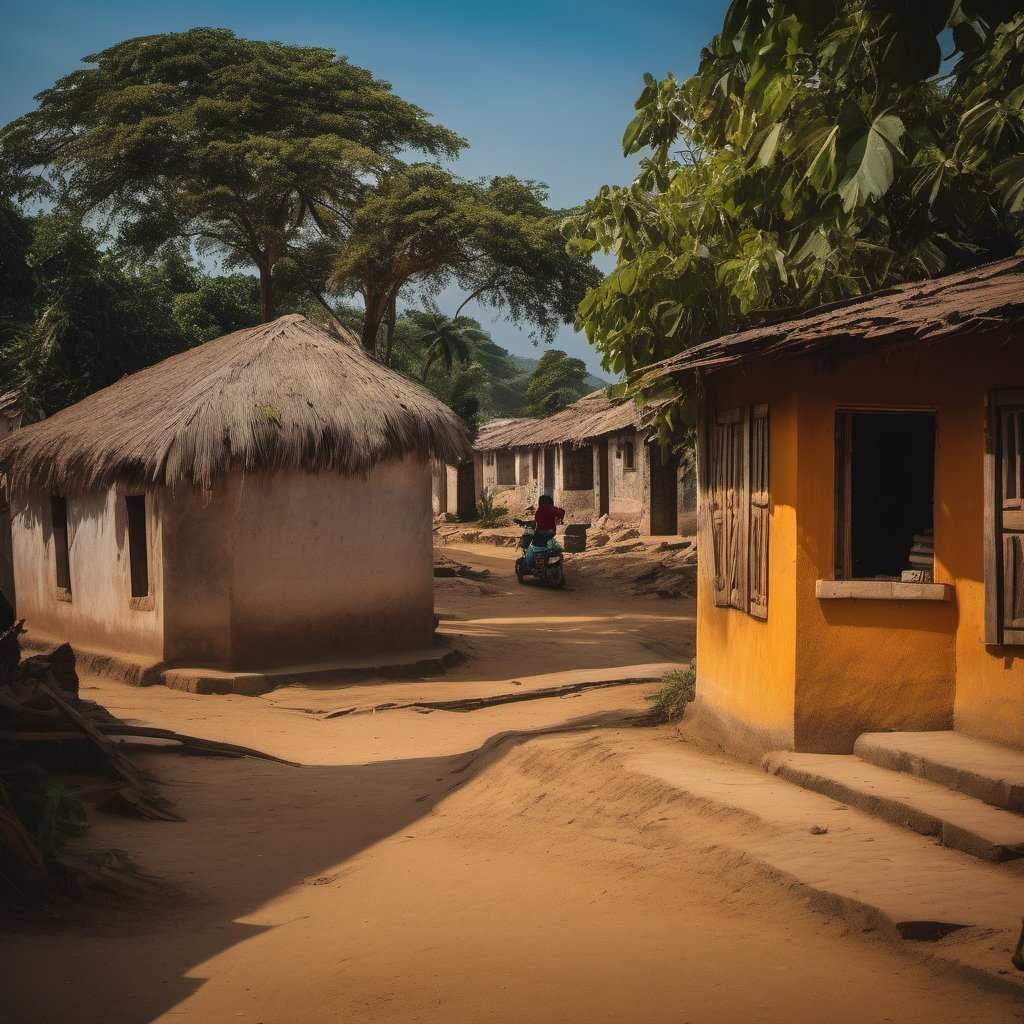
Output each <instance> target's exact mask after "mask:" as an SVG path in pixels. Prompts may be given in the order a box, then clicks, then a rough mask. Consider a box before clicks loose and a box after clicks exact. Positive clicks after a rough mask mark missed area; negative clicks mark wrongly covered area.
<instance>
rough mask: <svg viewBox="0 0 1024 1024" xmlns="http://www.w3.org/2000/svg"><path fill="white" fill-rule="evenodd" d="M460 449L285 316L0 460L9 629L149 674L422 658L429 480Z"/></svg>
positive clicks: (160, 367) (405, 393)
mask: <svg viewBox="0 0 1024 1024" xmlns="http://www.w3.org/2000/svg"><path fill="white" fill-rule="evenodd" d="M468 450H469V448H468V442H467V439H466V436H465V432H464V430H463V428H462V426H461V424H460V421H459V420H458V418H457V417H456V416H455V414H454V413H452V412H451V411H450V410H449V409H448V408H447V407H446V406H444V405H442V404H441V403H440V402H438V401H437V400H435V399H434V398H433V397H432V396H430V395H429V394H427V392H425V391H424V390H423V389H422V388H420V387H418V386H416V385H414V384H412V383H410V382H409V381H408V380H406V379H405V378H404V377H402V376H400V375H399V374H396V373H394V372H392V371H390V370H387V369H385V368H384V367H382V366H380V365H379V364H377V363H375V362H374V361H373V360H372V359H370V358H369V357H368V356H367V355H366V354H365V353H364V352H363V351H362V349H361V348H360V346H359V344H358V342H357V341H356V340H355V339H354V338H353V339H351V342H350V343H348V342H339V341H338V340H336V339H335V338H333V337H331V336H330V335H328V334H327V333H326V332H325V331H324V330H322V329H321V328H320V327H319V326H317V325H316V324H314V323H312V322H311V321H309V320H307V319H306V318H304V317H302V316H298V315H293V316H286V317H282V318H281V319H279V320H276V321H274V322H272V323H269V324H264V325H262V326H260V327H255V328H252V329H249V330H243V331H238V332H236V333H234V334H230V335H227V336H226V337H223V338H219V339H217V340H216V341H211V342H208V343H207V344H205V345H201V346H199V347H198V348H194V349H191V350H189V351H186V352H183V353H181V354H179V355H176V356H173V357H172V358H170V359H167V360H164V361H163V362H161V363H158V364H157V365H155V366H151V367H149V368H147V369H145V370H142V371H140V372H138V373H135V374H133V375H132V376H130V377H126V378H124V379H123V380H120V381H118V382H117V383H116V384H113V385H112V386H110V387H108V388H106V389H105V390H103V391H100V392H97V393H96V394H94V395H91V396H90V397H88V398H86V399H84V400H83V401H81V402H79V403H78V404H77V405H74V406H72V407H70V408H68V409H65V410H63V411H61V412H59V413H57V414H56V415H54V416H52V417H50V418H49V419H46V420H43V421H42V422H40V423H36V424H33V425H31V426H28V427H25V428H23V429H21V430H19V431H17V432H16V433H13V434H12V435H11V436H10V437H8V438H7V439H6V440H5V441H3V442H0V471H2V472H3V475H4V479H5V482H6V485H7V490H8V495H9V499H10V502H11V509H12V519H11V534H12V542H13V552H14V575H15V593H16V596H17V613H18V616H19V617H21V618H24V619H25V622H26V627H27V629H28V631H29V639H30V640H43V641H45V640H53V641H61V640H68V641H70V642H71V643H72V644H73V645H74V646H75V647H76V648H80V649H82V650H83V651H93V652H105V653H107V654H111V655H114V656H115V657H119V658H124V659H129V660H134V662H137V663H142V664H148V665H150V666H151V667H152V670H153V671H157V672H158V671H160V670H161V669H163V668H165V667H187V668H189V669H194V668H207V669H211V670H220V671H224V672H242V673H260V672H273V671H275V670H278V669H280V668H282V667H289V666H302V665H310V664H330V663H334V662H337V661H339V660H344V659H347V658H351V657H352V656H361V655H373V654H375V653H377V652H383V651H386V652H388V654H389V655H391V654H393V653H394V652H396V651H403V650H422V649H424V648H428V647H429V646H430V645H431V643H432V635H433V629H434V605H433V600H434V599H433V568H432V565H433V560H432V550H431V545H432V539H431V515H430V462H431V459H432V458H435V459H442V460H444V461H446V462H453V463H458V462H459V461H460V460H461V459H462V458H463V457H464V455H466V454H467V453H468Z"/></svg>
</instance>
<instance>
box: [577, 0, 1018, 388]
mask: <svg viewBox="0 0 1024 1024" xmlns="http://www.w3.org/2000/svg"><path fill="white" fill-rule="evenodd" d="M949 40H952V42H951V43H949ZM947 44H948V45H951V46H952V48H953V51H954V52H953V53H952V54H951V55H948V56H946V57H945V58H944V57H943V52H942V48H941V47H942V46H943V45H947ZM644 83H645V84H644V89H643V91H642V93H641V95H640V97H639V99H638V100H637V102H636V111H637V113H636V116H635V117H634V119H633V120H632V121H631V122H630V124H629V125H628V127H627V128H626V131H625V134H624V137H623V150H624V152H625V153H626V154H632V153H645V154H646V155H645V157H644V159H643V161H642V163H641V171H640V174H639V176H638V178H637V179H636V180H635V181H634V182H633V183H632V184H631V185H629V186H626V187H621V188H620V187H605V188H603V189H601V191H600V193H599V194H598V195H597V196H596V197H595V198H594V199H592V200H591V201H590V202H588V203H587V204H586V207H585V208H584V210H583V211H582V213H581V215H580V216H579V217H577V218H575V219H574V220H573V221H572V222H571V224H570V225H569V226H568V227H567V236H568V238H569V245H570V248H571V249H572V250H573V251H577V252H587V253H592V252H595V251H598V250H604V251H606V252H612V253H615V255H616V257H617V262H616V266H615V269H614V270H613V271H612V272H611V274H609V276H608V277H607V278H606V280H605V281H604V282H603V283H602V284H601V285H600V286H599V287H597V288H595V289H593V290H591V292H590V293H589V294H588V295H587V297H586V298H585V299H584V301H583V302H582V303H581V305H580V310H579V323H580V324H581V325H582V327H583V328H584V329H585V330H586V333H587V336H588V337H589V338H590V340H591V341H592V342H593V343H594V344H595V345H596V346H597V347H598V348H599V349H600V351H601V352H602V355H603V360H604V365H605V366H606V367H607V368H608V369H609V370H612V371H614V372H623V371H626V372H629V371H632V370H635V369H636V368H639V367H643V366H645V365H648V364H650V363H651V362H653V361H656V360H658V359H661V358H664V357H665V356H668V355H671V354H673V353H675V352H678V351H679V350H680V349H682V348H684V347H686V346H688V345H691V344H693V343H695V342H699V341H701V340H705V339H707V338H711V337H714V336H716V335H719V334H721V333H724V332H728V331H730V330H735V329H739V328H741V327H743V326H745V325H749V324H751V323H754V322H756V321H757V320H758V318H759V317H760V316H762V315H764V314H768V313H773V314H777V313H778V312H779V311H789V310H792V311H793V312H796V311H798V310H801V309H806V308H808V307H810V306H813V305H817V304H819V303H822V302H827V301H830V300H834V299H842V298H846V297H849V296H854V295H858V294H861V293H864V292H867V291H871V290H874V289H877V288H880V287H884V286H886V285H888V284H891V283H895V282H899V281H906V280H913V279H916V278H921V277H926V276H931V275H936V274H940V273H944V272H947V271H951V270H954V269H957V268H960V267H963V266H967V265H971V264H974V263H977V262H981V261H984V260H987V259H994V258H999V257H1002V256H1005V255H1009V254H1012V253H1013V252H1014V251H1015V250H1017V249H1018V247H1019V246H1020V245H1021V243H1022V241H1024V234H1022V232H1024V223H1022V217H1021V214H1022V212H1024V155H1022V154H1024V14H1022V13H1021V12H1020V10H1019V4H1017V3H1014V2H1012V0H922V2H919V3H918V2H915V3H910V2H909V0H907V2H904V0H901V2H899V3H880V2H878V0H854V2H851V3H840V2H838V0H733V2H732V3H731V4H730V6H729V8H728V12H727V14H726V17H725V21H724V24H723V28H722V32H721V33H720V34H719V35H718V36H716V37H715V38H714V39H713V40H712V42H711V43H710V44H709V46H708V47H707V48H706V49H705V50H704V51H703V52H702V54H701V60H700V66H699V68H698V71H697V73H696V74H695V75H694V76H693V77H692V78H690V79H688V80H686V81H684V82H679V81H677V80H676V79H675V78H674V77H672V76H671V75H670V76H668V77H667V78H666V79H664V80H662V81H657V80H655V79H654V78H653V77H652V76H650V75H647V76H645V79H644Z"/></svg>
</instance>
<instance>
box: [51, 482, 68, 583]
mask: <svg viewBox="0 0 1024 1024" xmlns="http://www.w3.org/2000/svg"><path fill="white" fill-rule="evenodd" d="M50 526H51V528H52V531H53V558H54V570H55V575H56V578H57V592H58V594H59V595H60V596H62V597H66V598H70V597H71V549H70V547H69V545H68V500H67V498H62V497H59V496H58V495H56V494H51V495H50Z"/></svg>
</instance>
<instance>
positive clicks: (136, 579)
mask: <svg viewBox="0 0 1024 1024" xmlns="http://www.w3.org/2000/svg"><path fill="white" fill-rule="evenodd" d="M124 506H125V510H126V511H127V513H128V517H127V518H128V566H129V571H130V574H131V585H132V597H148V596H149V545H148V544H147V542H146V496H145V495H144V494H129V495H127V496H126V497H125V499H124Z"/></svg>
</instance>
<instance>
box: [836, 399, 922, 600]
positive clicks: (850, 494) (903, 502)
mask: <svg viewBox="0 0 1024 1024" xmlns="http://www.w3.org/2000/svg"><path fill="white" fill-rule="evenodd" d="M837 427H838V429H837V463H836V469H837V488H836V497H837V508H836V556H837V557H836V577H837V579H890V580H900V579H901V577H902V574H903V573H904V572H907V571H917V572H921V571H923V572H926V573H929V574H930V573H931V571H932V562H933V558H934V556H933V553H932V552H933V550H934V541H933V539H932V538H933V536H934V534H933V529H934V515H935V509H934V506H935V416H934V415H931V414H925V413H840V414H839V419H838V424H837Z"/></svg>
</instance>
